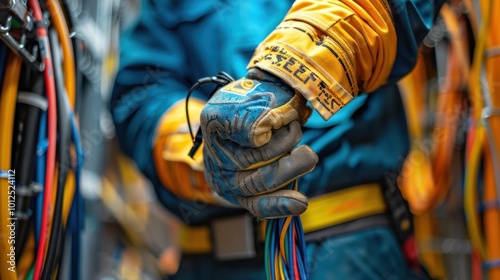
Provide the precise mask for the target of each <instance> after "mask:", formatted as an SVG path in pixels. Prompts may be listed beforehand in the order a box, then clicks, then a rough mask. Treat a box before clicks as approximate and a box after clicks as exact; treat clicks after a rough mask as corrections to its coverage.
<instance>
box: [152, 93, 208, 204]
mask: <svg viewBox="0 0 500 280" xmlns="http://www.w3.org/2000/svg"><path fill="white" fill-rule="evenodd" d="M185 104H186V103H185V101H181V102H178V103H177V104H174V105H173V106H172V107H171V108H170V109H169V110H168V111H167V112H166V113H165V114H164V115H163V117H162V119H161V120H160V123H159V125H158V128H157V133H156V137H155V139H156V141H155V143H154V146H153V160H154V164H155V168H156V173H157V175H158V178H159V179H160V182H161V183H162V184H163V185H164V186H165V188H167V189H168V190H169V191H170V192H172V193H173V194H174V195H176V196H178V197H180V198H182V199H185V200H196V201H203V202H208V203H214V204H215V203H216V201H215V199H214V198H213V197H212V194H211V189H210V187H209V185H208V184H207V182H206V181H205V175H204V173H203V169H204V168H203V156H202V150H203V149H202V148H201V149H198V152H197V153H196V155H195V157H194V158H195V159H192V158H191V157H189V156H188V153H189V150H190V149H191V146H192V139H191V135H190V134H189V128H188V126H187V119H186V113H185ZM203 106H204V103H203V102H201V101H198V100H194V99H191V100H190V101H189V117H190V121H191V124H192V125H194V126H195V127H194V131H196V129H197V127H198V126H199V122H200V120H199V119H200V112H201V110H202V108H203Z"/></svg>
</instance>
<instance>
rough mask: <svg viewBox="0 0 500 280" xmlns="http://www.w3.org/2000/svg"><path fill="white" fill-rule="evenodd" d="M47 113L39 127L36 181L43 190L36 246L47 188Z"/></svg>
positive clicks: (38, 204)
mask: <svg viewBox="0 0 500 280" xmlns="http://www.w3.org/2000/svg"><path fill="white" fill-rule="evenodd" d="M46 137H47V113H46V112H42V114H41V116H40V126H39V129H38V145H37V152H36V176H35V177H36V179H35V180H36V182H37V183H38V184H39V185H40V187H41V191H40V192H39V193H38V194H37V196H36V198H35V209H36V213H35V240H36V247H37V248H38V243H39V242H40V228H41V225H42V212H43V211H42V210H43V192H44V189H45V185H44V183H45V163H46V157H45V153H46V151H47V139H46Z"/></svg>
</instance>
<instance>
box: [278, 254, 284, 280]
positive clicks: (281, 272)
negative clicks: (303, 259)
mask: <svg viewBox="0 0 500 280" xmlns="http://www.w3.org/2000/svg"><path fill="white" fill-rule="evenodd" d="M276 256H277V257H276V258H277V261H278V271H279V276H280V279H283V280H285V279H286V278H285V273H284V271H283V264H282V261H281V259H280V258H279V257H278V256H279V255H278V254H276Z"/></svg>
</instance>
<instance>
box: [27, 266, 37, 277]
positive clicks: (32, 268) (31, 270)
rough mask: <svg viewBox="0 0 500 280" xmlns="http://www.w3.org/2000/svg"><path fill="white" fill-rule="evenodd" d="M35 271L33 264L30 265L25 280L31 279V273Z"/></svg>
mask: <svg viewBox="0 0 500 280" xmlns="http://www.w3.org/2000/svg"><path fill="white" fill-rule="evenodd" d="M34 273H35V265H32V266H31V268H30V271H29V272H28V275H26V280H33V274H34Z"/></svg>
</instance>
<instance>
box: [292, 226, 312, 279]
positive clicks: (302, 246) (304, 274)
mask: <svg viewBox="0 0 500 280" xmlns="http://www.w3.org/2000/svg"><path fill="white" fill-rule="evenodd" d="M294 219H295V228H296V230H297V239H298V240H297V242H296V244H297V246H298V247H299V250H297V260H298V263H299V271H300V274H301V279H308V278H309V277H308V275H309V271H308V270H307V264H306V258H307V257H306V254H307V251H306V242H305V240H304V229H303V228H302V222H301V220H300V218H299V217H294Z"/></svg>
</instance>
